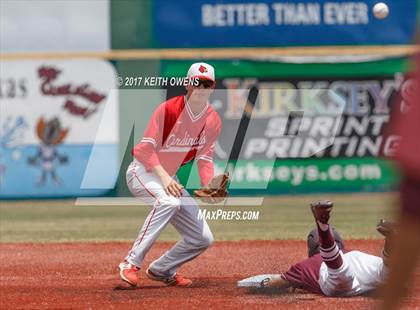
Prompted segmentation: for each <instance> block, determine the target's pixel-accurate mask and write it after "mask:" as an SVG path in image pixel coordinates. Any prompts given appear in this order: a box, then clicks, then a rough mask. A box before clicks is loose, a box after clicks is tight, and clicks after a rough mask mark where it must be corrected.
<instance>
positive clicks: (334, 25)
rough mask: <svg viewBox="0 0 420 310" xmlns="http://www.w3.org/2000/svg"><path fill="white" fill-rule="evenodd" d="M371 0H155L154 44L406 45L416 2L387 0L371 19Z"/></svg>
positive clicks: (413, 25) (412, 28)
mask: <svg viewBox="0 0 420 310" xmlns="http://www.w3.org/2000/svg"><path fill="white" fill-rule="evenodd" d="M375 3H377V1H376V0H363V1H345V0H340V1H328V0H289V1H278V0H265V1H252V0H248V1H247V0H231V1H226V2H225V1H216V0H194V1H190V0H180V1H172V0H155V1H153V5H154V9H153V14H154V16H153V18H152V19H153V32H154V40H155V43H156V45H157V46H158V47H212V46H214V47H229V46H290V45H340V44H347V45H351V44H379V45H382V44H410V43H412V42H413V40H414V35H415V31H416V26H417V22H416V18H417V6H418V1H417V0H404V1H401V0H389V1H387V4H388V6H389V8H390V15H389V16H388V17H387V18H386V19H383V20H378V19H376V18H375V17H374V16H373V14H372V7H373V5H374V4H375Z"/></svg>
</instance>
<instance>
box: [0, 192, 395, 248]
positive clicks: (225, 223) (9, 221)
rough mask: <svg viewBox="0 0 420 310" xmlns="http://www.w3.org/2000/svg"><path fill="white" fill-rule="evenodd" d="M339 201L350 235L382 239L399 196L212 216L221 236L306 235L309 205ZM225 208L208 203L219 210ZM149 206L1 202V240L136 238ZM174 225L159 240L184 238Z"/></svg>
mask: <svg viewBox="0 0 420 310" xmlns="http://www.w3.org/2000/svg"><path fill="white" fill-rule="evenodd" d="M323 198H329V199H331V200H333V201H334V202H335V207H334V211H333V217H332V218H333V220H332V223H333V225H334V226H335V227H336V228H337V229H338V230H339V231H340V233H341V234H342V235H343V237H344V238H353V239H364V238H381V237H380V235H379V234H378V233H377V232H376V231H375V225H376V223H377V221H378V220H379V219H380V218H384V217H385V218H390V217H392V213H393V210H394V208H393V206H394V204H395V197H394V194H389V193H387V194H340V195H337V194H334V195H322V196H321V195H300V196H280V197H268V198H266V199H265V200H264V204H263V205H262V206H256V207H224V209H223V210H240V211H252V210H254V211H260V212H259V219H258V220H254V221H249V220H248V221H242V220H240V221H239V220H209V221H208V223H209V225H210V227H211V230H212V231H213V234H214V236H215V239H216V240H245V239H246V240H275V239H305V238H306V235H307V233H308V231H309V230H310V229H312V228H313V227H314V223H313V219H312V215H311V213H310V210H309V207H308V204H309V203H310V202H311V201H313V200H315V199H323ZM217 208H219V207H206V208H205V209H207V210H216V209H217ZM149 210H150V209H149V208H148V207H146V206H75V204H74V201H73V200H37V201H1V202H0V241H1V242H67V241H74V242H80V241H82V242H83V241H85V242H87V241H89V242H92V241H93V242H105V241H132V240H134V239H135V237H136V235H137V233H138V230H139V229H140V227H141V225H142V224H143V222H144V220H145V218H146V216H147V214H148V212H149ZM178 239H179V235H178V233H177V232H176V230H175V229H174V228H173V227H172V226H171V225H168V227H166V228H165V230H164V231H163V233H162V234H161V236H160V238H159V240H163V241H172V240H178Z"/></svg>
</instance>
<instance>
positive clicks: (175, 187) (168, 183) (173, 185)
mask: <svg viewBox="0 0 420 310" xmlns="http://www.w3.org/2000/svg"><path fill="white" fill-rule="evenodd" d="M162 183H163V188H164V189H165V192H166V194H168V195H172V196H175V197H181V196H182V189H183V188H184V187H183V186H182V185H181V184H179V183H178V182H177V181H175V180H174V179H172V178H171V177H168V178H165V179H164V180H162Z"/></svg>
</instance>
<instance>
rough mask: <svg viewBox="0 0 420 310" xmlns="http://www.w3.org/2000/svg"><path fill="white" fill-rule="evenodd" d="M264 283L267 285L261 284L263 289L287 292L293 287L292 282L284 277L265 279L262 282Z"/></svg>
mask: <svg viewBox="0 0 420 310" xmlns="http://www.w3.org/2000/svg"><path fill="white" fill-rule="evenodd" d="M264 281H265V283H261V286H262V287H263V288H272V289H276V290H281V291H286V290H287V289H288V288H290V287H292V285H291V284H290V282H289V281H287V280H286V279H284V278H283V277H282V275H280V277H276V278H271V279H265V280H263V281H262V282H264Z"/></svg>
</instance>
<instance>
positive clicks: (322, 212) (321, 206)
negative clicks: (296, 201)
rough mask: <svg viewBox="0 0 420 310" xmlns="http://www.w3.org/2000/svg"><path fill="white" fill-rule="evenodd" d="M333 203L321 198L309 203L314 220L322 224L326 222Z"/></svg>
mask: <svg viewBox="0 0 420 310" xmlns="http://www.w3.org/2000/svg"><path fill="white" fill-rule="evenodd" d="M333 205H334V204H333V203H332V202H331V201H329V200H321V201H316V202H313V203H311V210H312V214H313V215H314V218H315V220H317V221H318V222H321V223H322V224H328V221H329V219H330V212H331V210H332V208H333Z"/></svg>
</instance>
